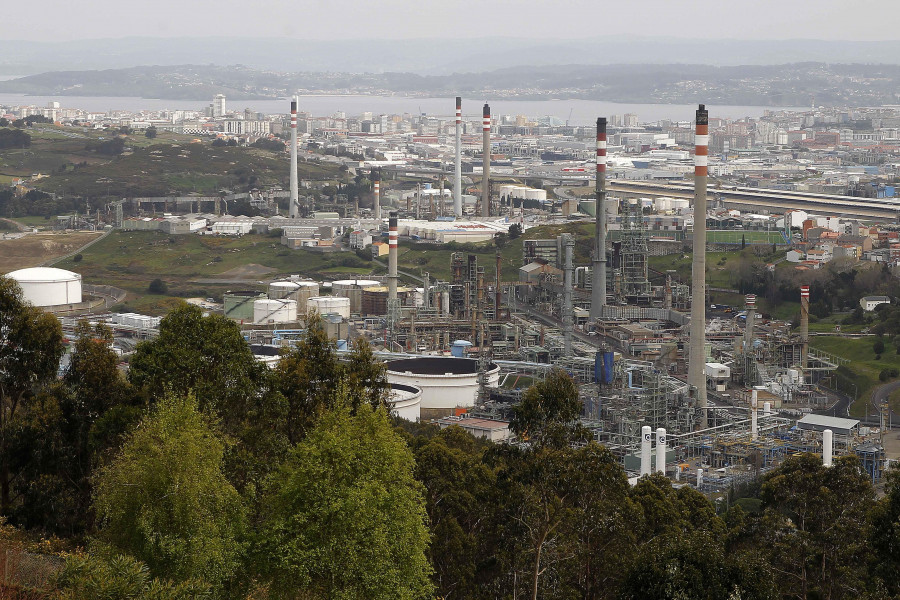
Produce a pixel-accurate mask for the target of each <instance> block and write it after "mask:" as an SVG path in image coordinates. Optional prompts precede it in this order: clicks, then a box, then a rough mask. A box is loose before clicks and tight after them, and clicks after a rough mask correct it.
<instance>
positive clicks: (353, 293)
mask: <svg viewBox="0 0 900 600" xmlns="http://www.w3.org/2000/svg"><path fill="white" fill-rule="evenodd" d="M381 285H383V284H382V283H381V282H380V281H373V280H371V279H341V280H338V281H334V282H332V283H331V293H332V294H334V295H335V296H341V297H343V298H349V299H350V312H351V313H354V314H359V312H360V311H361V310H362V291H363V290H365V289H368V288H373V287H378V286H381Z"/></svg>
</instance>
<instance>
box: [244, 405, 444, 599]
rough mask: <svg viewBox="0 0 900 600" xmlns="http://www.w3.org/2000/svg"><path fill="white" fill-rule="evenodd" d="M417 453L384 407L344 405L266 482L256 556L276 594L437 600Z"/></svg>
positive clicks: (324, 416)
mask: <svg viewBox="0 0 900 600" xmlns="http://www.w3.org/2000/svg"><path fill="white" fill-rule="evenodd" d="M414 468H415V463H414V461H413V457H412V453H411V452H410V450H409V448H407V446H406V444H405V443H404V441H403V439H402V438H401V437H400V435H399V434H398V433H397V432H395V431H394V430H393V429H392V428H391V426H390V424H389V422H388V419H387V412H386V411H385V409H384V408H380V409H377V410H375V409H372V408H370V407H369V406H367V405H361V406H360V407H359V410H357V411H356V414H355V415H351V413H350V408H349V406H346V404H345V403H344V402H338V405H337V407H336V408H335V409H334V410H331V411H329V412H328V413H326V414H325V415H323V417H322V418H321V420H320V421H319V423H318V424H317V425H316V426H315V427H314V428H313V429H312V430H311V431H310V432H309V434H308V435H307V436H306V438H305V439H304V440H303V441H302V442H300V443H299V444H298V445H297V446H296V447H295V448H294V449H293V450H291V452H290V455H289V457H288V459H287V461H285V464H284V465H283V466H282V468H281V469H280V470H279V471H278V472H277V473H276V474H275V476H274V477H273V478H272V480H271V481H270V484H269V486H268V492H267V496H266V501H265V511H264V514H265V515H267V519H266V521H265V523H264V525H263V528H262V533H261V535H260V536H259V543H258V546H257V551H256V556H258V557H259V567H260V570H261V572H262V574H263V575H264V577H265V578H266V579H267V580H268V581H270V582H271V584H272V590H273V591H274V592H275V593H276V595H278V596H279V597H291V598H293V597H297V594H298V592H300V593H301V594H303V595H304V597H310V598H368V599H374V600H380V599H385V600H388V599H410V600H412V599H416V598H423V599H424V598H429V597H431V592H432V584H431V582H430V581H429V579H428V577H429V575H430V573H431V568H430V566H429V565H428V561H427V559H426V557H425V551H426V548H427V545H428V537H429V536H428V529H427V528H426V526H425V510H424V501H423V498H422V486H421V484H419V483H418V482H417V481H416V480H415V479H414V478H413V469H414Z"/></svg>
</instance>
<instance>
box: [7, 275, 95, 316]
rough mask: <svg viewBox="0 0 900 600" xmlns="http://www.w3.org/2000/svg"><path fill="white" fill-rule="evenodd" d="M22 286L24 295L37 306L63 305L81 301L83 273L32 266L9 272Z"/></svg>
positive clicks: (11, 277) (10, 276)
mask: <svg viewBox="0 0 900 600" xmlns="http://www.w3.org/2000/svg"><path fill="white" fill-rule="evenodd" d="M6 276H7V277H9V278H10V279H14V280H15V281H16V282H17V283H18V284H19V287H21V288H22V296H23V297H24V298H25V300H27V301H28V302H31V303H32V304H33V305H35V306H61V305H65V304H79V303H80V302H81V275H79V274H78V273H73V272H72V271H66V270H64V269H54V268H51V267H32V268H30V269H20V270H18V271H13V272H12V273H7V275H6Z"/></svg>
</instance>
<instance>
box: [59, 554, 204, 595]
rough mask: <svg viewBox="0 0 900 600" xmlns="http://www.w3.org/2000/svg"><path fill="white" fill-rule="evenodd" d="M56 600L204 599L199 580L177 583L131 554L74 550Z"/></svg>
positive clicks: (68, 559) (61, 578)
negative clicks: (105, 554)
mask: <svg viewBox="0 0 900 600" xmlns="http://www.w3.org/2000/svg"><path fill="white" fill-rule="evenodd" d="M55 587H56V592H55V593H54V594H53V596H52V598H53V600H101V599H102V600H195V599H197V600H203V599H204V598H208V597H209V589H208V586H206V585H205V584H203V583H202V582H199V581H188V582H185V583H178V584H173V583H172V582H169V581H165V580H159V579H155V578H153V577H151V575H150V570H149V569H147V565H145V564H143V563H141V562H140V561H137V560H135V559H134V558H132V557H130V556H127V555H122V554H120V555H116V556H111V557H97V556H91V555H85V554H70V555H69V556H68V557H67V558H66V564H65V567H63V570H62V571H61V572H60V574H59V575H58V576H57V579H56V586H55Z"/></svg>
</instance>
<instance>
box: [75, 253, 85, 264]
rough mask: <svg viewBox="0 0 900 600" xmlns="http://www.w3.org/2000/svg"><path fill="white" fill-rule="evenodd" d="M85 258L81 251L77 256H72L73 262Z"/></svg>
mask: <svg viewBox="0 0 900 600" xmlns="http://www.w3.org/2000/svg"><path fill="white" fill-rule="evenodd" d="M83 259H84V256H82V254H81V253H80V252H79V253H78V254H76V255H75V256H73V257H72V262H81V261H82V260H83Z"/></svg>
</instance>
